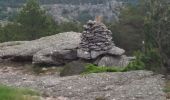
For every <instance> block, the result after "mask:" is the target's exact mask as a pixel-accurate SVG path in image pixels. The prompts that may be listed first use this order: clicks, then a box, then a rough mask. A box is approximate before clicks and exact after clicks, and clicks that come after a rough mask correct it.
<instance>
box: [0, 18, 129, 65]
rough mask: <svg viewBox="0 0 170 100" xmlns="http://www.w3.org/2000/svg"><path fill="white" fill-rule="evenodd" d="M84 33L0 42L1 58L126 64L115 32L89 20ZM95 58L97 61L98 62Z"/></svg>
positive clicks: (60, 63)
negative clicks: (116, 43)
mask: <svg viewBox="0 0 170 100" xmlns="http://www.w3.org/2000/svg"><path fill="white" fill-rule="evenodd" d="M84 28H85V31H84V32H83V33H76V32H66V33H59V34H56V35H52V36H47V37H43V38H40V39H37V40H33V41H14V42H6V43H1V44H0V59H1V61H2V60H6V59H8V60H9V59H10V60H13V61H32V63H33V64H39V65H42V64H43V65H57V66H60V65H65V64H67V63H69V62H71V61H75V60H78V59H85V60H90V63H95V64H97V65H100V66H108V65H109V66H126V65H127V64H128V63H127V62H128V61H125V60H127V59H126V57H125V56H123V54H124V52H125V50H123V49H121V48H119V47H116V46H115V44H114V43H113V41H112V32H111V31H110V30H108V29H107V27H106V26H105V25H104V24H103V23H101V22H96V21H89V22H88V23H87V25H85V26H84ZM95 60H96V61H95Z"/></svg>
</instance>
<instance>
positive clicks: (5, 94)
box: [0, 85, 40, 100]
mask: <svg viewBox="0 0 170 100" xmlns="http://www.w3.org/2000/svg"><path fill="white" fill-rule="evenodd" d="M39 95H40V94H39V93H38V92H35V91H32V90H29V89H21V88H14V87H8V86H4V85H0V100H40V98H39V97H38V96H39Z"/></svg>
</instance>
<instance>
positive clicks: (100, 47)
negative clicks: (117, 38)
mask: <svg viewBox="0 0 170 100" xmlns="http://www.w3.org/2000/svg"><path fill="white" fill-rule="evenodd" d="M83 27H84V30H85V31H83V33H82V37H81V43H80V46H79V47H80V48H79V50H78V56H79V57H81V58H85V59H94V58H96V57H97V56H99V55H101V54H103V53H107V52H108V51H109V50H111V49H112V48H113V47H114V46H115V45H114V43H113V41H112V32H111V31H110V30H108V28H107V27H106V26H105V25H104V24H103V23H101V22H98V21H91V20H90V21H88V22H87V25H84V26H83Z"/></svg>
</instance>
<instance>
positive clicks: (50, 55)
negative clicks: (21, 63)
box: [0, 32, 81, 65]
mask: <svg viewBox="0 0 170 100" xmlns="http://www.w3.org/2000/svg"><path fill="white" fill-rule="evenodd" d="M80 36H81V33H76V32H66V33H59V34H56V35H52V36H47V37H43V38H40V39H37V40H33V41H26V42H25V41H23V42H17V41H14V42H8V43H1V44H0V47H1V48H0V58H2V59H13V60H27V61H33V63H35V64H56V65H59V64H63V62H65V61H67V60H72V59H76V55H77V54H76V51H75V49H76V48H78V46H79V43H80V39H81V38H80ZM58 58H62V59H58ZM61 60H62V62H60V61H61Z"/></svg>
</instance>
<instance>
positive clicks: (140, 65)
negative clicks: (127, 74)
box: [124, 51, 146, 71]
mask: <svg viewBox="0 0 170 100" xmlns="http://www.w3.org/2000/svg"><path fill="white" fill-rule="evenodd" d="M134 55H135V57H136V59H135V60H133V61H131V62H130V63H129V64H128V66H127V67H125V69H124V71H129V70H143V69H145V68H146V67H145V63H144V62H143V57H144V55H143V53H142V52H140V51H137V52H135V54H134Z"/></svg>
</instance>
